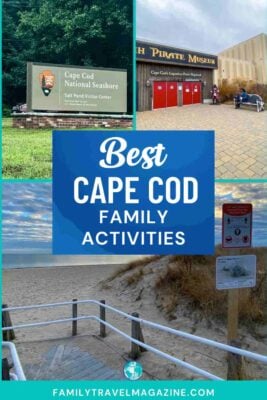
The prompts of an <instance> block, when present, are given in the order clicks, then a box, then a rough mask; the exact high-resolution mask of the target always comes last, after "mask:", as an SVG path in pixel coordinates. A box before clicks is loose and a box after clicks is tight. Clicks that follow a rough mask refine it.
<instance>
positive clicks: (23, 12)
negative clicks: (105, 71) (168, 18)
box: [2, 0, 133, 112]
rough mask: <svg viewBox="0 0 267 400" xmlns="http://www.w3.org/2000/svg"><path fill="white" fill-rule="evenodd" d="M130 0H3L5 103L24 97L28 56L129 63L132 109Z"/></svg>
mask: <svg viewBox="0 0 267 400" xmlns="http://www.w3.org/2000/svg"><path fill="white" fill-rule="evenodd" d="M132 3H133V2H132V0H4V1H3V35H2V38H3V50H2V54H3V64H2V65H3V106H4V108H11V107H12V106H13V105H15V104H17V103H20V102H21V103H24V102H26V69H27V61H32V62H41V63H55V64H66V65H78V66H88V67H103V68H105V67H106V68H125V69H127V75H128V111H129V112H131V111H132V55H133V50H132V49H133V46H132V43H133V33H132V31H133V29H132V18H133V14H132Z"/></svg>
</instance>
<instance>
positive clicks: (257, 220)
mask: <svg viewBox="0 0 267 400" xmlns="http://www.w3.org/2000/svg"><path fill="white" fill-rule="evenodd" d="M266 191H267V184H256V183H255V184H216V209H215V224H216V229H215V242H216V243H220V242H221V209H222V204H223V203H228V202H230V203H231V202H233V203H239V202H243V203H245V202H247V203H251V202H252V203H253V208H254V213H253V244H254V246H266V228H267V222H266V214H267V198H266ZM51 197H52V189H51V184H50V183H41V184H40V183H16V184H14V183H12V184H11V183H4V184H3V252H4V253H15V252H16V253H50V252H51V240H52V200H51Z"/></svg>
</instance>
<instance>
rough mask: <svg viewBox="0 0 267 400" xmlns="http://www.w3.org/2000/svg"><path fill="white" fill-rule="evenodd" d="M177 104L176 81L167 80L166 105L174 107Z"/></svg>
mask: <svg viewBox="0 0 267 400" xmlns="http://www.w3.org/2000/svg"><path fill="white" fill-rule="evenodd" d="M177 105H178V97H177V82H167V107H175V106H177Z"/></svg>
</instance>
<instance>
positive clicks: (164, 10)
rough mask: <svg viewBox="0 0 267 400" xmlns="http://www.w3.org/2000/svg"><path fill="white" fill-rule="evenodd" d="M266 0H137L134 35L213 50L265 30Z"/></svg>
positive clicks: (217, 51)
mask: <svg viewBox="0 0 267 400" xmlns="http://www.w3.org/2000/svg"><path fill="white" fill-rule="evenodd" d="M266 14H267V0H216V1H214V0H164V1H163V0H137V17H136V21H137V37H138V38H140V39H146V40H150V41H152V42H156V43H163V44H166V45H170V46H174V47H178V48H179V47H180V48H187V49H190V50H197V51H203V52H206V53H212V54H217V53H219V52H220V51H222V50H224V49H227V48H228V47H231V46H233V45H235V44H237V43H240V42H242V41H244V40H246V39H249V38H251V37H253V36H256V35H258V34H259V33H263V32H265V31H266Z"/></svg>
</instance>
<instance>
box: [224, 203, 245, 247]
mask: <svg viewBox="0 0 267 400" xmlns="http://www.w3.org/2000/svg"><path fill="white" fill-rule="evenodd" d="M251 236H252V204H242V203H236V204H223V219H222V247H224V248H240V247H251Z"/></svg>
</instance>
